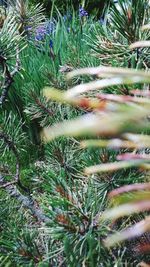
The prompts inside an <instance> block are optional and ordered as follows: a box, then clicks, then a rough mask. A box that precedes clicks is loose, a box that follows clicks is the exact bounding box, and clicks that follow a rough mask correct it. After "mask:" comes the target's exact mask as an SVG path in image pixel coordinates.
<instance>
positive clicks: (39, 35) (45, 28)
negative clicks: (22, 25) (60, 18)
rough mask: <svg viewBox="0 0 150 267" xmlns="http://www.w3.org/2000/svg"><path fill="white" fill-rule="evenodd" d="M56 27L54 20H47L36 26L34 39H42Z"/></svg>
mask: <svg viewBox="0 0 150 267" xmlns="http://www.w3.org/2000/svg"><path fill="white" fill-rule="evenodd" d="M55 28H56V23H55V22H54V21H48V22H46V23H45V24H43V25H41V26H39V27H37V29H36V31H35V40H36V41H43V40H44V39H45V38H46V36H47V35H51V34H52V33H53V32H54V31H55Z"/></svg>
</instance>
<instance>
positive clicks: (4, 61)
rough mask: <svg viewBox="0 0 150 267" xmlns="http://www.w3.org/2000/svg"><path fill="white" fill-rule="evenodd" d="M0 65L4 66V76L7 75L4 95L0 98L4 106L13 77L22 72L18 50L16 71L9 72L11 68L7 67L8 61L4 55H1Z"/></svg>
mask: <svg viewBox="0 0 150 267" xmlns="http://www.w3.org/2000/svg"><path fill="white" fill-rule="evenodd" d="M0 64H1V66H2V69H3V72H4V75H5V79H4V85H3V86H2V94H1V97H0V105H2V104H3V103H4V102H5V100H6V98H7V95H8V92H9V88H10V86H11V84H12V83H13V81H14V79H13V77H14V76H15V74H16V73H17V72H18V71H19V70H20V60H19V50H18V48H17V50H16V65H15V67H14V69H13V70H12V72H10V71H9V68H8V66H7V59H6V58H4V57H3V56H2V55H0Z"/></svg>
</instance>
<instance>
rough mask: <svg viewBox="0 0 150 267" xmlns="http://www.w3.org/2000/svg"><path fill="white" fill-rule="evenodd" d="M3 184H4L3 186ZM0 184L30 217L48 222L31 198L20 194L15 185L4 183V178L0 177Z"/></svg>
mask: <svg viewBox="0 0 150 267" xmlns="http://www.w3.org/2000/svg"><path fill="white" fill-rule="evenodd" d="M3 183H4V184H3ZM0 184H3V185H2V186H3V188H5V190H6V192H7V193H8V194H9V195H10V196H11V197H14V198H16V199H17V200H18V201H19V202H21V204H22V206H23V207H26V208H27V209H29V210H30V211H31V213H32V215H33V216H34V217H35V218H36V219H37V220H38V221H39V222H45V223H48V222H50V219H49V218H48V217H47V216H46V215H45V214H44V213H43V211H42V210H41V209H40V208H39V207H38V205H37V204H36V202H35V201H34V200H33V198H32V197H31V196H30V195H28V196H24V195H22V194H21V193H20V191H19V190H18V189H17V188H16V185H15V184H13V183H5V181H4V177H3V176H1V175H0Z"/></svg>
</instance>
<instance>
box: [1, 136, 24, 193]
mask: <svg viewBox="0 0 150 267" xmlns="http://www.w3.org/2000/svg"><path fill="white" fill-rule="evenodd" d="M0 139H3V141H4V143H5V144H6V145H7V146H8V147H9V150H11V151H12V152H13V154H14V156H15V158H16V174H15V176H14V178H15V181H13V182H14V183H17V184H18V185H19V186H20V188H21V189H22V190H24V191H25V192H29V190H28V189H27V188H26V187H25V186H24V185H23V184H22V183H21V181H20V163H19V155H18V151H17V149H16V146H15V144H14V142H13V141H12V140H10V138H9V137H8V136H7V135H6V134H5V133H3V132H0Z"/></svg>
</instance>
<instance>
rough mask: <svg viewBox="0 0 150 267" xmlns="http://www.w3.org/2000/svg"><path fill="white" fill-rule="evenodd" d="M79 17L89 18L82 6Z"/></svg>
mask: <svg viewBox="0 0 150 267" xmlns="http://www.w3.org/2000/svg"><path fill="white" fill-rule="evenodd" d="M79 16H80V17H81V18H82V17H88V12H87V11H86V10H85V9H84V8H83V7H82V6H81V7H80V8H79Z"/></svg>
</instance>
